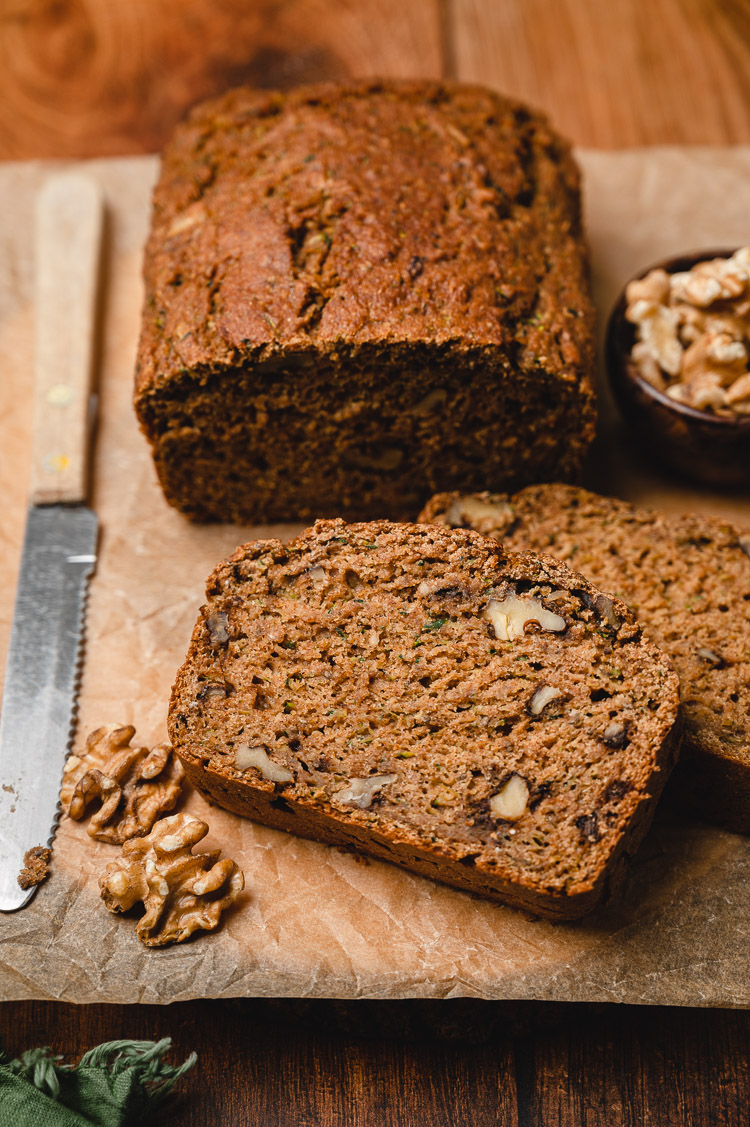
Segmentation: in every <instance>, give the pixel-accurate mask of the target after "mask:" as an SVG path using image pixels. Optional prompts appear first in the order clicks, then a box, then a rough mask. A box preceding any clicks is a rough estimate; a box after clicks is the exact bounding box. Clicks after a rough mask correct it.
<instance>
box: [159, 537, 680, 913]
mask: <svg viewBox="0 0 750 1127" xmlns="http://www.w3.org/2000/svg"><path fill="white" fill-rule="evenodd" d="M677 718H678V701H677V677H676V675H675V673H674V672H673V670H672V668H671V665H670V663H669V660H668V659H667V658H666V657H665V656H664V654H663V653H662V652H661V651H660V650H658V649H657V648H656V647H655V646H653V645H651V644H650V643H647V642H645V641H644V640H643V639H642V638H641V634H640V628H639V626H638V625H637V623H636V622H635V620H634V619H633V616H632V615H631V614H630V612H629V611H628V610H627V608H626V607H625V606H624V605H623V604H622V603H620V602H618V601H617V600H616V599H612V598H609V597H605V596H604V595H602V594H601V593H600V592H599V591H598V590H597V589H596V588H594V587H592V586H591V584H589V583H588V582H587V581H586V580H585V579H583V577H582V576H580V575H576V574H575V573H573V572H571V571H569V570H568V569H567V568H566V567H565V566H564V565H562V564H560V563H558V562H556V561H554V560H552V559H551V558H549V557H536V556H532V555H529V554H518V555H505V554H503V552H502V550H501V549H500V548H499V546H497V545H495V544H493V542H492V541H491V540H489V539H487V538H484V537H482V536H479V535H477V534H475V533H473V532H466V531H450V530H447V529H440V528H436V527H429V526H416V525H406V524H404V525H400V524H390V523H388V522H385V521H381V522H376V523H372V524H355V525H347V524H345V523H344V522H342V521H321V522H319V523H318V524H316V525H315V527H314V528H313V529H310V530H308V531H307V532H306V533H304V534H303V535H302V536H301V537H299V538H298V539H296V540H293V541H292V542H291V543H288V544H285V545H283V544H281V543H280V542H279V541H277V540H267V541H260V542H256V543H251V544H246V545H245V546H244V547H242V548H239V549H238V550H237V552H235V554H234V555H233V556H231V557H230V558H229V559H228V560H226V561H225V562H224V563H222V564H220V565H219V566H218V567H217V568H216V570H215V571H214V573H213V575H212V576H211V578H210V579H209V583H208V603H207V605H206V606H205V607H204V608H203V610H202V613H201V616H200V618H199V621H198V623H197V625H196V628H195V631H194V633H193V639H192V642H191V646H190V651H189V654H188V657H187V660H186V662H185V664H184V666H183V667H182V669H181V670H180V673H179V675H178V677H177V682H176V684H175V687H174V690H173V696H172V702H171V707H170V717H169V728H170V735H171V738H172V741H173V744H174V746H175V750H176V751H177V753H178V755H179V756H180V757H181V759H182V761H183V763H184V765H185V768H186V771H187V773H188V776H189V777H190V779H191V781H192V782H193V783H194V784H195V785H196V786H197V787H198V788H199V789H201V790H202V791H204V792H205V793H206V794H207V795H208V796H209V797H211V798H212V799H213V800H214V801H216V802H218V803H219V804H221V805H222V806H225V807H227V808H228V809H230V810H234V811H236V812H237V813H239V814H244V815H246V816H248V817H250V818H254V819H256V820H258V821H261V822H265V823H268V824H269V825H272V826H277V827H279V828H281V829H285V830H290V831H292V832H294V833H297V834H301V835H303V836H306V837H313V838H316V839H318V840H321V841H326V842H331V843H334V844H339V845H347V846H352V847H355V848H359V849H362V850H365V851H367V852H370V853H372V854H374V855H375V856H378V857H381V858H384V859H386V860H390V861H394V862H396V863H397V864H400V865H403V866H405V867H407V868H410V869H414V870H416V871H417V872H419V873H422V874H424V875H427V876H431V877H435V878H436V879H438V880H442V881H446V882H447V883H449V884H453V885H456V886H458V887H460V888H465V889H468V890H470V891H473V892H478V893H481V894H483V895H487V896H493V897H495V898H498V899H501V900H504V901H506V902H508V903H510V904H514V905H517V906H521V907H526V908H529V909H531V910H533V911H535V912H537V913H539V914H543V915H546V916H550V917H557V918H575V917H577V916H580V915H582V914H583V913H584V912H587V911H589V910H591V909H592V908H593V907H594V906H595V904H596V903H597V902H598V901H599V899H600V898H601V897H602V896H603V894H604V893H605V891H606V888H607V884H608V880H609V878H610V877H611V876H612V875H614V873H615V870H616V869H617V868H618V866H617V862H618V859H620V858H622V857H623V855H624V854H625V853H626V852H630V851H632V850H633V849H635V847H636V846H637V844H638V842H639V840H640V839H641V837H642V836H643V834H644V833H645V831H646V828H647V827H648V824H649V822H650V820H651V816H652V813H653V807H654V804H655V802H656V799H657V797H658V795H659V793H660V791H661V788H662V786H663V784H664V782H665V780H666V777H667V774H668V772H669V769H670V767H671V765H672V761H673V757H674V748H675V737H676V724H677Z"/></svg>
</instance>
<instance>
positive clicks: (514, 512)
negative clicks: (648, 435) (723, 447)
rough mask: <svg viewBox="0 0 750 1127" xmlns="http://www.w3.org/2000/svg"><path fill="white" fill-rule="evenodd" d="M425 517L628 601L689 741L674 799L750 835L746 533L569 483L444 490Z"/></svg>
mask: <svg viewBox="0 0 750 1127" xmlns="http://www.w3.org/2000/svg"><path fill="white" fill-rule="evenodd" d="M419 519H420V520H423V521H429V522H431V523H436V524H439V525H442V526H444V527H451V528H455V527H462V528H473V529H476V530H478V531H480V532H483V533H485V534H487V535H490V536H493V537H495V538H496V539H499V540H502V542H503V543H504V544H505V546H506V547H507V548H508V549H512V550H513V551H530V552H549V553H550V554H551V555H554V556H555V557H556V558H557V559H561V560H564V561H565V562H566V563H567V564H569V565H570V566H571V567H575V568H576V569H578V570H580V571H582V572H583V573H584V574H585V575H586V576H587V577H588V578H589V579H590V580H591V581H592V582H593V583H595V584H596V585H597V586H599V587H601V588H603V589H604V590H605V591H613V592H616V594H617V595H618V596H619V597H620V598H621V599H623V600H624V601H625V602H626V603H627V604H628V605H629V606H630V608H631V610H632V611H633V613H634V614H635V615H636V616H637V618H638V619H639V620H640V621H641V622H642V624H643V627H644V630H645V631H646V633H647V634H648V636H649V637H650V638H651V639H652V640H653V641H654V642H656V644H657V645H658V646H660V647H661V648H662V649H663V650H664V651H665V652H666V653H668V654H669V656H670V657H671V658H672V661H673V662H674V665H675V668H676V670H677V672H678V674H679V677H680V685H681V698H682V704H683V708H684V716H685V739H684V747H683V751H682V754H681V757H680V766H679V768H678V770H677V771H676V772H675V774H674V777H673V780H672V783H671V784H670V794H672V795H674V797H675V798H676V799H678V800H679V801H680V803H681V804H682V805H683V806H685V807H686V808H688V809H689V810H691V811H692V812H693V813H694V814H697V815H699V816H700V817H702V818H706V819H708V820H709V821H713V822H717V823H719V824H720V825H723V826H726V827H727V828H728V829H732V830H736V831H738V832H741V833H748V832H750V533H748V532H745V533H743V532H741V531H740V530H739V529H737V528H735V527H734V526H733V525H731V524H730V523H729V522H728V521H725V520H716V519H714V518H712V517H708V516H703V515H700V514H688V515H685V516H674V515H667V514H665V513H659V512H655V511H652V510H648V509H637V508H635V507H634V506H633V505H629V504H627V503H626V502H624V501H619V500H616V499H614V498H612V497H601V496H599V495H598V494H596V493H589V492H587V491H586V490H584V489H577V488H575V487H574V486H570V485H534V486H530V487H529V488H528V489H523V490H521V492H520V493H516V494H515V496H512V497H508V496H507V495H505V494H492V493H480V494H474V495H470V496H465V495H461V494H458V493H443V494H439V495H437V496H435V497H433V498H432V500H431V501H430V502H429V503H428V505H427V506H426V507H425V509H424V510H423V512H422V514H421V515H420V518H419Z"/></svg>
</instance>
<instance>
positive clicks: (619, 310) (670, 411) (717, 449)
mask: <svg viewBox="0 0 750 1127" xmlns="http://www.w3.org/2000/svg"><path fill="white" fill-rule="evenodd" d="M733 253H734V251H733V250H704V251H700V252H696V253H694V254H686V255H683V256H681V257H679V258H668V259H665V260H663V261H662V262H655V263H654V264H653V266H649V267H648V269H646V270H642V271H641V272H640V273H638V274H636V275H635V276H634V277H636V278H643V277H645V275H646V274H648V272H649V270H653V269H654V268H656V267H661V268H662V269H664V270H666V271H667V273H668V274H676V273H678V272H679V271H681V270H689V269H690V268H691V267H692V266H695V264H696V262H702V261H703V260H704V259H707V258H728V257H729V256H730V255H732V254H733ZM626 304H627V303H626V301H625V288H624V287H623V290H622V293H621V294H620V296H619V298H618V300H617V303H616V305H615V307H614V309H613V310H612V313H611V315H610V318H609V324H608V325H607V338H606V353H605V355H606V363H607V372H608V375H609V380H610V384H611V385H612V390H613V392H614V395H615V399H616V400H617V403H618V405H619V407H620V410H621V411H622V413H623V415H624V416H625V418H626V419H627V420H628V422H629V423H630V424H631V426H632V427H633V428H634V429H635V431H636V433H637V436H638V439H639V441H640V443H641V444H642V445H643V446H644V448H645V449H646V450H647V451H648V453H649V454H652V455H653V456H654V457H655V458H656V459H658V460H659V461H661V462H663V463H666V464H667V465H669V466H671V467H672V468H673V469H676V470H679V472H680V473H683V474H685V475H686V476H687V477H690V478H692V479H693V480H694V481H701V482H705V483H707V484H709V485H722V486H743V485H744V486H747V485H750V416H744V417H742V416H738V417H737V418H725V417H723V416H720V415H713V414H711V413H710V412H709V411H699V410H697V409H696V408H695V407H688V406H687V405H686V404H684V403H677V402H676V401H675V400H674V399H670V397H669V396H668V395H665V394H664V392H661V391H658V390H657V389H656V388H655V387H652V386H651V384H649V383H647V382H646V381H645V380H644V379H643V378H642V377H641V375H640V373H639V372H638V369H637V367H636V366H635V364H634V363H633V361H632V360H631V358H630V351H631V349H632V347H633V345H634V344H635V340H636V330H635V325H632V324H631V323H630V322H629V321H626V320H625V308H626Z"/></svg>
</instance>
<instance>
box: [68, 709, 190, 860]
mask: <svg viewBox="0 0 750 1127" xmlns="http://www.w3.org/2000/svg"><path fill="white" fill-rule="evenodd" d="M134 735H135V728H133V727H131V726H130V725H128V726H121V725H119V724H108V725H106V726H105V727H103V728H97V729H96V731H95V732H92V733H91V735H90V736H89V737H88V739H87V740H86V751H85V753H84V755H83V756H82V757H81V758H80V759H79V758H78V757H77V756H71V757H70V758H69V760H68V763H67V766H66V771H65V777H64V779H63V786H62V791H61V799H62V803H63V806H65V807H67V811H68V814H69V816H70V817H71V818H73V819H74V821H80V819H82V818H84V817H85V815H86V810H87V808H88V806H89V804H90V803H91V802H93V801H95V800H97V799H98V800H99V802H100V803H101V805H100V807H99V809H98V810H97V811H96V812H95V813H94V814H93V815H92V816H91V818H90V820H89V825H88V833H89V836H90V837H95V838H97V840H99V841H107V842H109V843H110V844H112V845H122V843H123V842H124V841H128V840H129V839H130V838H132V837H142V836H143V835H144V834H147V833H148V832H149V830H150V829H151V827H152V826H153V824H154V822H155V821H156V819H157V818H159V817H161V815H162V814H164V813H165V812H166V811H167V810H173V809H174V807H175V806H176V804H177V800H178V798H179V797H180V789H181V787H182V782H183V779H184V777H185V772H184V770H183V768H182V764H181V763H180V761H179V759H177V757H176V756H175V755H174V753H173V751H172V748H171V747H170V746H169V745H168V744H159V745H158V746H157V747H155V748H153V749H152V750H151V751H149V749H148V748H147V747H131V746H130V741H131V740H132V738H133V736H134Z"/></svg>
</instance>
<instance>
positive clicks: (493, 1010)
mask: <svg viewBox="0 0 750 1127" xmlns="http://www.w3.org/2000/svg"><path fill="white" fill-rule="evenodd" d="M374 74H390V75H404V76H406V75H425V76H431V77H434V76H437V75H439V74H445V75H446V76H455V77H460V78H463V79H467V80H473V81H480V82H485V83H487V84H489V85H491V86H494V87H497V88H500V89H503V90H505V91H507V92H508V93H511V94H515V95H516V96H519V97H522V98H527V99H529V100H530V101H532V102H535V103H537V104H538V105H541V106H543V107H544V108H546V109H547V110H548V111H549V113H550V114H551V115H552V117H553V119H554V121H555V122H556V124H557V125H558V127H559V128H560V129H562V130H563V131H564V132H566V133H567V134H568V135H569V136H570V137H571V138H573V140H575V141H576V142H577V143H578V144H583V145H593V146H602V147H608V148H612V147H620V146H627V145H644V144H653V143H683V142H692V143H695V142H699V143H702V142H705V143H713V142H718V143H726V142H750V0H407V2H402V0H3V2H2V3H0V159H26V158H33V157H85V156H97V155H102V156H104V155H116V154H121V153H138V152H149V151H154V150H156V149H158V148H160V147H161V145H162V144H163V142H164V140H165V138H166V136H167V135H168V133H169V131H170V130H171V128H172V126H173V125H174V123H175V121H176V120H177V119H178V118H179V117H181V116H182V115H183V113H184V112H185V110H186V109H187V107H188V106H190V105H191V104H193V103H194V102H196V101H198V100H200V99H201V98H203V97H206V96H208V95H210V94H213V93H216V92H219V91H221V90H223V89H225V88H226V87H228V86H231V85H234V84H236V83H240V82H250V83H255V84H258V85H261V86H281V87H286V86H289V85H293V84H295V83H298V82H303V81H315V80H320V79H328V78H343V77H346V76H347V75H355V76H360V75H361V76H365V75H374ZM384 1005H389V1004H383V1003H361V1004H360V1007H358V1009H357V1010H356V1019H353V1020H352V1022H351V1023H350V1024H349V1025H346V1024H345V1023H344V1024H341V1026H340V1028H339V1031H338V1032H336V1031H330V1030H327V1029H326V1026H325V1018H326V1015H327V1011H326V1010H325V1008H324V1007H322V1006H318V1005H316V1004H311V1005H310V1006H309V1007H308V1009H307V1010H306V1011H305V1024H297V1025H286V1024H284V1023H283V1022H282V1021H281V1020H280V1019H279V1018H278V1017H276V1016H274V1013H273V1011H272V1010H271V1009H269V1007H268V1005H264V1004H263V1003H262V1002H260V1001H258V1002H248V1003H246V1004H238V1005H237V1006H232V1005H230V1004H222V1003H218V1002H205V1003H189V1004H184V1005H175V1006H170V1007H167V1008H160V1007H155V1006H128V1007H121V1008H118V1007H115V1006H93V1007H76V1006H68V1005H56V1004H54V1003H46V1002H44V1003H42V1002H29V1003H5V1004H3V1005H2V1006H0V1037H1V1038H2V1041H3V1042H4V1046H5V1048H6V1049H7V1050H8V1051H10V1052H11V1053H12V1054H15V1053H18V1052H21V1051H22V1050H24V1049H25V1048H28V1047H30V1046H32V1045H37V1044H40V1043H41V1044H45V1043H46V1044H50V1045H52V1046H53V1047H54V1049H55V1051H58V1052H62V1053H65V1054H66V1055H69V1056H72V1057H73V1058H76V1057H78V1056H80V1055H81V1053H82V1052H83V1051H84V1050H85V1049H88V1048H90V1047H91V1046H93V1045H94V1044H96V1043H98V1042H99V1041H102V1040H105V1039H113V1038H116V1037H119V1036H125V1037H139V1038H156V1037H160V1036H162V1035H164V1034H170V1035H172V1036H173V1037H174V1039H175V1049H174V1054H173V1059H175V1060H177V1059H182V1058H183V1057H184V1056H185V1055H186V1054H187V1053H188V1052H189V1051H190V1050H191V1049H196V1050H197V1051H198V1053H199V1064H198V1067H197V1069H196V1070H195V1072H194V1073H193V1074H192V1075H191V1076H190V1077H189V1078H188V1079H187V1081H186V1083H185V1085H184V1088H183V1092H184V1094H183V1096H182V1098H181V1099H180V1100H179V1101H178V1102H177V1103H176V1104H175V1105H174V1106H173V1107H172V1108H171V1110H170V1111H169V1112H167V1113H166V1114H164V1115H163V1116H160V1118H159V1122H160V1123H163V1124H164V1127H197V1125H200V1127H218V1125H219V1124H245V1123H256V1122H257V1123H263V1124H274V1125H279V1127H287V1125H289V1127H292V1125H294V1127H308V1125H309V1127H313V1125H316V1127H318V1125H320V1127H339V1125H341V1127H344V1125H346V1127H391V1125H393V1127H395V1125H399V1127H401V1125H409V1127H411V1125H412V1124H414V1125H415V1127H421V1125H422V1124H424V1125H427V1124H429V1125H430V1127H443V1125H445V1127H447V1125H448V1124H451V1125H453V1124H464V1123H467V1124H472V1125H476V1127H484V1125H488V1127H489V1125H491V1124H492V1125H495V1124H498V1125H499V1124H502V1125H503V1127H538V1125H543V1127H553V1125H560V1127H575V1125H579V1124H580V1125H582V1127H583V1125H585V1127H631V1125H635V1124H643V1125H646V1127H673V1125H674V1127H678V1125H679V1127H746V1125H747V1122H748V1115H747V1106H748V1096H749V1095H750V1077H749V1075H748V1060H749V1059H750V1014H746V1013H734V1012H728V1011H714V1012H706V1011H696V1010H682V1011H677V1010H663V1009H654V1008H649V1009H642V1008H630V1009H626V1008H617V1007H591V1006H571V1007H562V1008H561V1009H562V1010H563V1011H564V1016H562V1017H561V1018H560V1020H559V1022H558V1024H557V1025H555V1026H553V1027H551V1028H550V1027H548V1025H544V1024H540V1022H539V1014H540V1010H539V1007H538V1006H534V1005H529V1006H528V1007H527V1008H526V1012H527V1014H528V1021H527V1024H526V1028H525V1029H523V1028H520V1027H518V1025H517V1024H516V1025H514V1026H513V1027H512V1028H511V1027H510V1026H508V1025H506V1024H505V1011H504V1010H501V1009H498V1008H497V1007H496V1006H492V1005H491V1004H487V1007H486V1008H481V1007H480V1009H479V1010H478V1011H477V1013H478V1015H479V1016H478V1018H477V1017H475V1019H474V1020H473V1021H472V1022H470V1023H469V1024H470V1027H471V1028H472V1029H473V1030H474V1032H475V1034H476V1030H477V1029H479V1030H480V1032H481V1030H482V1026H483V1025H484V1026H485V1027H486V1031H487V1032H488V1034H489V1033H491V1037H490V1040H488V1041H487V1042H486V1043H482V1044H476V1043H466V1042H458V1043H451V1042H437V1043H436V1042H432V1043H428V1042H423V1043H416V1042H414V1043H410V1042H407V1041H403V1040H399V1034H400V1033H403V1032H407V1031H408V1032H410V1033H411V1034H415V1033H418V1032H419V1029H418V1025H419V1023H418V1022H416V1023H415V1021H414V1019H413V1015H414V1012H415V1010H414V1007H413V1006H410V1004H409V1003H404V1004H395V1005H389V1009H388V1019H387V1020H388V1022H390V1025H391V1027H392V1028H393V1029H394V1030H395V1035H394V1036H390V1037H388V1038H386V1039H381V1040H377V1039H375V1040H367V1039H365V1038H364V1037H363V1036H362V1032H363V1030H366V1029H367V1028H368V1027H369V1028H371V1029H372V1030H375V1029H377V1028H382V1027H383V1025H384V1021H385V1019H384V1014H385V1011H384V1010H383V1006H384ZM434 1005H435V1006H439V1007H440V1008H441V1009H440V1013H441V1020H442V1023H443V1026H445V1024H446V1020H447V1023H448V1024H449V1023H450V1021H451V1020H454V1019H455V1024H456V1027H457V1028H464V1027H465V1026H464V1024H463V1023H465V1021H466V1017H467V1014H466V1011H465V1010H464V1009H461V1008H460V1007H459V1008H451V1007H453V1006H454V1004H453V1003H439V1002H438V1003H434ZM446 1014H449V1015H452V1016H449V1017H448V1018H447V1019H446V1016H445V1015H446ZM0 1111H1V1109H0ZM1 1121H2V1115H1V1114H0V1122H1Z"/></svg>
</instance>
